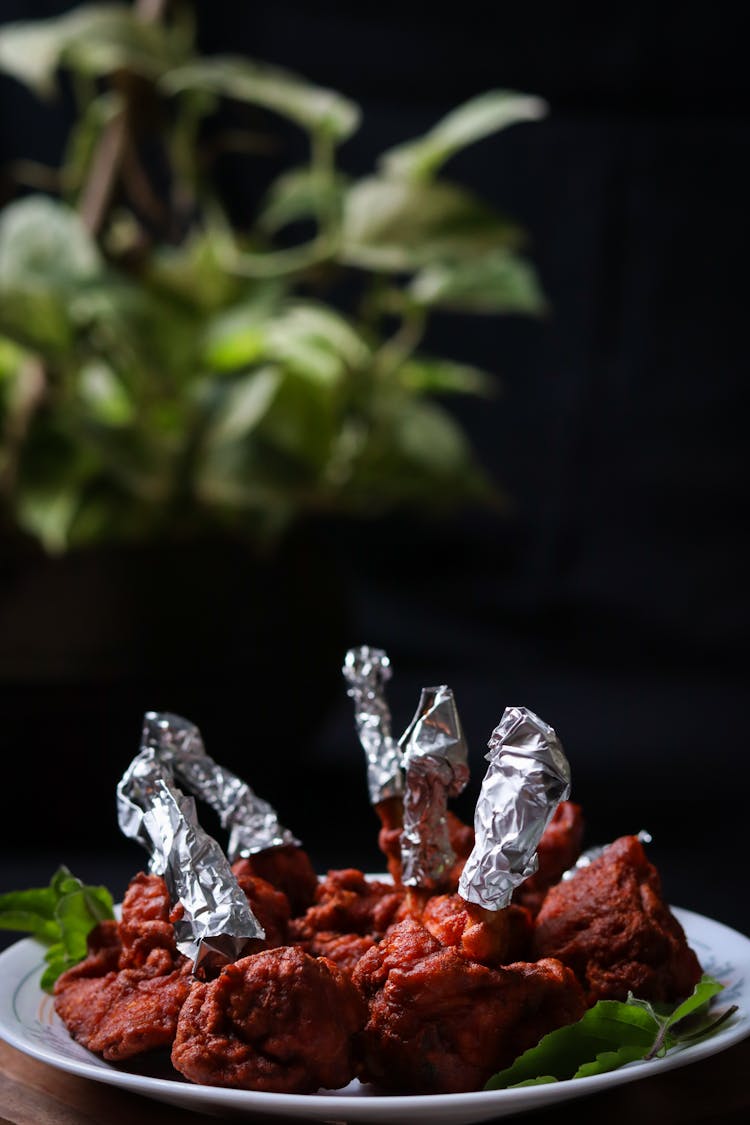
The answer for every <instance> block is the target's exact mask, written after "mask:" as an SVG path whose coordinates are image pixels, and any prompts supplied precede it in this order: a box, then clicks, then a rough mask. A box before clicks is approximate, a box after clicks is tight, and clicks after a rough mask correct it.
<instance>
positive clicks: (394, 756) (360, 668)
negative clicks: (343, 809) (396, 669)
mask: <svg viewBox="0 0 750 1125" xmlns="http://www.w3.org/2000/svg"><path fill="white" fill-rule="evenodd" d="M341 671H342V672H343V674H344V678H345V679H346V681H347V683H348V684H349V687H348V689H347V694H348V695H350V696H351V698H352V699H353V700H354V721H355V723H356V725H357V733H358V735H359V741H360V742H361V743H362V748H363V749H364V752H365V756H366V758H367V788H368V791H369V794H370V802H371V804H373V805H379V804H380V802H381V801H385V800H387V799H388V798H389V797H400V796H402V794H403V792H404V777H403V758H402V754H401V751H400V750H399V747H398V743H397V742H396V740H395V739H394V738H393V737H392V735H391V712H390V709H389V707H388V704H387V703H386V699H385V685H386V683H387V682H388V680H390V678H391V662H390V660H389V659H388V657H387V656H386V654H385V653H384V652H383V650H382V649H380V648H370V647H369V645H361V646H360V647H359V648H350V649H349V651H348V652H347V654H346V657H345V658H344V666H343V668H342V669H341Z"/></svg>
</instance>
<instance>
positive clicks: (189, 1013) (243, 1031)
mask: <svg viewBox="0 0 750 1125" xmlns="http://www.w3.org/2000/svg"><path fill="white" fill-rule="evenodd" d="M364 1020H365V1006H364V1004H363V1001H362V998H361V996H360V995H359V993H358V992H357V990H356V988H354V986H353V985H352V983H351V981H350V980H349V979H348V977H346V976H345V975H344V974H343V973H342V972H341V971H340V970H339V969H338V968H337V967H336V966H335V965H334V964H332V963H331V962H330V961H327V960H325V959H324V958H321V959H317V960H316V959H315V958H313V957H310V956H309V955H308V954H306V953H304V952H303V951H302V950H301V949H298V948H296V947H294V946H285V947H282V948H279V949H270V950H265V951H264V952H262V953H257V954H255V955H254V956H252V957H243V958H242V960H240V961H236V962H235V963H234V964H233V965H227V966H226V968H224V969H223V970H222V972H221V973H220V975H219V976H218V977H217V978H216V980H213V981H211V982H210V983H208V984H200V983H196V984H195V985H194V987H193V991H192V992H191V994H190V997H189V998H188V1000H187V1002H186V1004H185V1005H184V1007H183V1009H182V1012H181V1013H180V1020H179V1023H178V1027H177V1036H176V1038H175V1042H174V1046H173V1048H172V1062H173V1064H174V1066H175V1067H176V1068H177V1070H179V1071H180V1073H181V1074H184V1075H185V1077H186V1078H189V1079H190V1080H191V1081H192V1082H202V1083H206V1084H207V1085H211V1086H234V1087H238V1088H240V1089H243V1090H263V1091H273V1092H277V1093H298V1094H300V1093H312V1092H314V1091H315V1090H318V1089H320V1088H321V1087H325V1088H328V1089H337V1088H338V1087H340V1086H345V1085H346V1084H347V1083H348V1082H349V1081H350V1080H351V1078H352V1076H353V1074H354V1065H355V1064H354V1048H353V1042H354V1036H355V1033H357V1032H358V1031H359V1030H360V1029H361V1027H362V1025H363V1024H364Z"/></svg>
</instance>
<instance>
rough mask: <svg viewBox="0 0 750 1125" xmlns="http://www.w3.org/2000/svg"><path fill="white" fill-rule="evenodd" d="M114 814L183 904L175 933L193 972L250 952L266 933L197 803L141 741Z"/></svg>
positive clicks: (202, 972) (214, 969) (122, 783)
mask: <svg viewBox="0 0 750 1125" xmlns="http://www.w3.org/2000/svg"><path fill="white" fill-rule="evenodd" d="M147 739H148V732H147V731H144V743H145V742H147ZM117 815H118V821H119V824H120V828H121V830H122V832H123V833H124V834H125V835H126V836H128V837H130V838H131V839H133V840H137V841H138V842H139V843H140V844H142V845H143V846H144V847H145V848H146V850H147V851H148V853H149V855H150V869H151V871H152V872H153V873H154V874H155V875H162V876H163V878H164V880H165V882H166V884H167V889H168V891H169V895H170V898H171V900H172V903H173V904H177V903H178V902H179V903H180V904H181V906H182V912H181V916H180V917H179V918H178V919H177V921H175V924H174V928H175V939H176V943H177V948H178V949H179V950H180V952H181V953H184V954H185V956H186V957H189V958H190V959H191V960H192V961H193V973H194V974H195V975H196V976H211V975H214V974H215V973H216V972H217V971H218V970H219V969H220V968H221V967H222V966H223V965H225V964H229V963H230V962H232V961H236V960H238V959H239V958H240V957H243V956H244V955H245V954H247V953H249V952H252V950H253V949H254V948H255V946H256V944H257V942H258V940H262V939H263V938H264V937H265V932H264V930H263V927H262V926H261V925H260V923H259V922H258V920H257V918H256V917H255V915H254V914H253V912H252V910H251V909H250V906H249V904H248V901H247V899H246V897H245V895H244V893H243V891H242V890H241V888H240V886H239V884H238V883H237V880H236V879H235V877H234V875H233V874H232V870H231V868H230V866H229V863H228V861H227V858H226V856H225V855H224V853H223V851H222V850H221V848H220V847H219V845H218V844H217V842H216V840H214V839H213V838H212V837H211V836H209V835H208V834H207V833H206V832H205V831H204V830H203V829H202V828H201V826H200V824H199V823H198V817H197V814H196V809H195V801H194V800H193V798H192V797H187V796H185V794H184V793H182V792H181V791H180V790H179V789H178V788H177V786H176V785H175V783H174V778H173V776H172V772H171V770H170V768H169V766H168V764H166V763H165V762H163V761H162V760H160V759H159V757H158V756H157V754H156V751H155V750H154V748H153V747H152V746H149V745H144V746H143V749H142V750H141V751H140V753H139V754H138V755H137V756H136V757H135V758H134V760H133V761H132V762H131V764H130V766H129V767H128V769H127V770H126V771H125V774H124V775H123V777H122V779H121V781H120V783H119V784H118V786H117Z"/></svg>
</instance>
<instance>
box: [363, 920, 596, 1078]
mask: <svg viewBox="0 0 750 1125" xmlns="http://www.w3.org/2000/svg"><path fill="white" fill-rule="evenodd" d="M352 980H353V982H354V984H356V985H357V987H358V988H359V989H360V990H361V991H362V994H363V995H364V996H365V997H366V999H367V1002H368V1013H369V1014H368V1021H367V1024H366V1026H365V1030H364V1033H363V1035H362V1037H361V1042H362V1057H363V1062H362V1077H363V1078H364V1079H365V1080H367V1081H371V1082H375V1083H377V1084H378V1085H379V1086H380V1087H381V1088H383V1089H385V1090H389V1091H391V1092H409V1093H426V1094H433V1093H458V1092H462V1091H466V1090H477V1089H481V1088H482V1086H483V1085H484V1083H485V1082H486V1081H487V1079H488V1078H489V1077H490V1075H492V1074H493V1073H494V1072H495V1071H497V1070H499V1069H501V1068H502V1067H504V1066H507V1065H508V1064H509V1063H510V1062H511V1061H512V1060H513V1059H514V1058H515V1057H516V1056H517V1055H518V1054H520V1053H521V1052H522V1051H524V1050H526V1048H527V1047H529V1046H531V1045H532V1044H534V1043H536V1042H537V1041H538V1040H539V1039H540V1038H541V1036H542V1035H545V1034H546V1033H547V1032H548V1031H552V1030H553V1029H554V1028H556V1027H560V1026H562V1025H563V1024H565V1023H572V1022H573V1021H575V1020H577V1019H579V1018H580V1017H581V1016H582V1015H583V1012H584V1010H585V1006H584V1001H583V995H582V992H581V988H580V986H579V984H578V982H577V981H576V979H575V977H574V976H573V974H572V973H571V972H570V971H569V970H568V969H566V968H565V967H564V966H563V965H561V964H560V963H559V962H558V961H553V960H543V961H540V962H539V963H537V964H525V963H520V964H512V965H508V966H507V967H504V968H495V969H490V968H488V967H487V966H485V965H480V964H479V963H478V962H476V961H470V960H467V958H465V957H463V956H462V955H461V954H460V953H459V952H458V951H457V950H456V949H454V948H451V947H445V946H443V945H441V943H440V942H439V941H438V939H437V938H436V937H434V936H433V935H432V934H430V933H429V932H428V931H427V930H426V929H425V927H424V926H422V925H421V924H420V923H419V922H417V921H416V920H415V919H407V920H405V921H403V922H400V923H398V925H395V926H393V927H392V928H391V930H390V931H389V932H388V934H387V935H386V936H385V938H384V939H383V940H382V941H381V943H380V944H379V945H377V946H374V947H373V948H372V949H371V950H370V951H369V952H367V953H365V954H364V956H363V957H362V958H360V960H359V962H358V964H357V966H356V968H355V969H354V972H353V974H352Z"/></svg>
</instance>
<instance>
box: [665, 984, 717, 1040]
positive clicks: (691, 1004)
mask: <svg viewBox="0 0 750 1125" xmlns="http://www.w3.org/2000/svg"><path fill="white" fill-rule="evenodd" d="M723 987H724V985H723V984H721V983H720V982H719V981H718V980H714V978H713V977H709V976H707V975H706V974H704V975H703V976H702V977H701V979H700V980H699V982H698V984H696V986H695V988H694V989H693V992H692V995H690V996H688V998H687V1000H683V1001H682V1003H681V1004H680V1005H678V1007H677V1008H675V1010H674V1011H673V1012H672V1014H671V1015H670V1017H669V1020H668V1026H669V1027H670V1028H672V1029H673V1028H674V1026H675V1024H678V1023H681V1022H682V1020H684V1019H687V1017H688V1016H692V1015H694V1014H695V1013H696V1012H698V1011H699V1010H700V1009H701V1008H703V1007H706V1008H707V1007H708V1004H709V1002H710V1001H711V1000H712V999H713V998H714V996H716V995H717V993H719V992H721V990H722V989H723Z"/></svg>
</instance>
